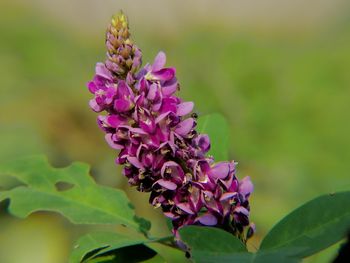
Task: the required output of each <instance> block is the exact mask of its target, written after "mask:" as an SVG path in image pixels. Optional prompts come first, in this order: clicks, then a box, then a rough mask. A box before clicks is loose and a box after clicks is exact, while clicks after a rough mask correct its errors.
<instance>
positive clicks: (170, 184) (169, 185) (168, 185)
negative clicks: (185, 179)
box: [156, 179, 177, 190]
mask: <svg viewBox="0 0 350 263" xmlns="http://www.w3.org/2000/svg"><path fill="white" fill-rule="evenodd" d="M156 183H157V184H159V185H160V186H162V187H164V188H165V189H169V190H175V189H176V188H177V185H176V184H175V183H173V182H171V181H167V180H164V179H160V180H158V181H157V182H156Z"/></svg>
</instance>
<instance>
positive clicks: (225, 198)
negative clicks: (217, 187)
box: [220, 192, 238, 201]
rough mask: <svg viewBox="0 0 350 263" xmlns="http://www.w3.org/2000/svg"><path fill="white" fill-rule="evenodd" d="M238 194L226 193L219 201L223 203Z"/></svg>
mask: <svg viewBox="0 0 350 263" xmlns="http://www.w3.org/2000/svg"><path fill="white" fill-rule="evenodd" d="M237 195H238V193H237V192H228V193H224V194H223V195H222V196H221V197H220V201H224V200H227V199H230V198H232V197H235V196H237Z"/></svg>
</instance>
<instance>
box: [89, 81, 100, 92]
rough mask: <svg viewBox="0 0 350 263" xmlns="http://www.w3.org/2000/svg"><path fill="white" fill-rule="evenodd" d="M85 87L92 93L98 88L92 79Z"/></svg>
mask: <svg viewBox="0 0 350 263" xmlns="http://www.w3.org/2000/svg"><path fill="white" fill-rule="evenodd" d="M87 87H88V89H89V91H90V92H91V93H92V94H95V92H96V91H97V90H98V87H97V86H96V84H95V82H93V81H90V82H88V84H87Z"/></svg>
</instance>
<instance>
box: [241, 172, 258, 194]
mask: <svg viewBox="0 0 350 263" xmlns="http://www.w3.org/2000/svg"><path fill="white" fill-rule="evenodd" d="M253 190H254V186H253V183H252V182H251V180H250V177H249V176H246V177H244V178H243V179H242V180H241V182H240V184H239V192H240V194H242V195H243V196H245V197H246V196H248V195H250V194H251V193H252V192H253Z"/></svg>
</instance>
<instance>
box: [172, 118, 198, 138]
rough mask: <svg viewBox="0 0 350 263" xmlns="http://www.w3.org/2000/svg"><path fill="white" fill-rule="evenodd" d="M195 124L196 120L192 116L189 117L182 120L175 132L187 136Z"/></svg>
mask: <svg viewBox="0 0 350 263" xmlns="http://www.w3.org/2000/svg"><path fill="white" fill-rule="evenodd" d="M193 126H194V120H193V119H192V118H188V119H186V120H184V121H182V122H180V123H179V124H178V125H177V126H176V129H175V132H176V133H177V134H179V135H182V136H185V135H187V134H188V133H189V132H190V131H191V130H192V128H193Z"/></svg>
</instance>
